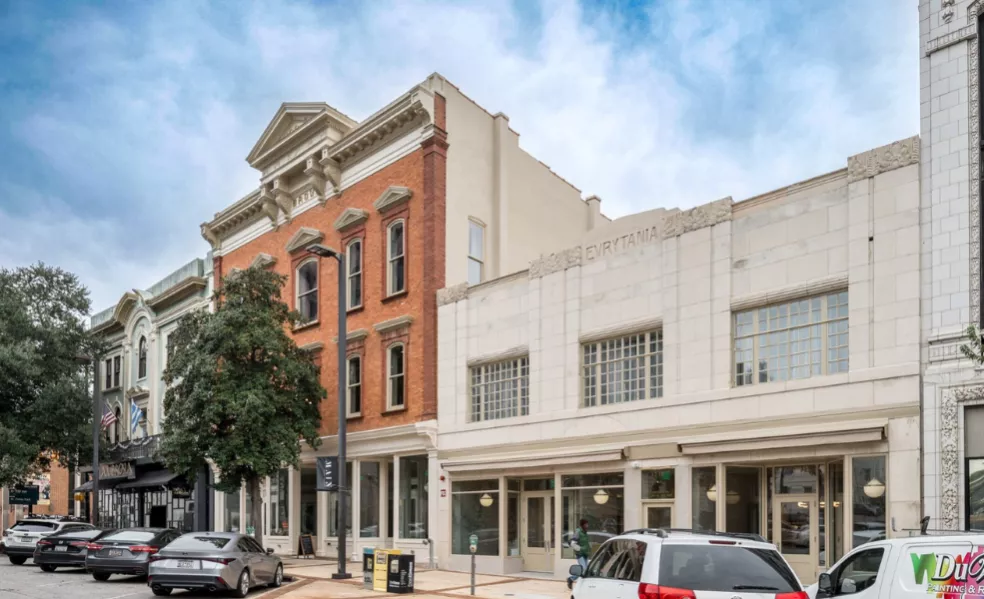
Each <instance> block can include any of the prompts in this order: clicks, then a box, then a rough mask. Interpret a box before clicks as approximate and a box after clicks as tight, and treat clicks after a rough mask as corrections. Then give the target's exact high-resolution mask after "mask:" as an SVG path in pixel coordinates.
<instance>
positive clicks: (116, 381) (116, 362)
mask: <svg viewBox="0 0 984 599" xmlns="http://www.w3.org/2000/svg"><path fill="white" fill-rule="evenodd" d="M122 369H123V356H116V357H115V358H113V387H119V386H120V371H121V370H122Z"/></svg>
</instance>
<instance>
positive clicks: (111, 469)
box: [99, 462, 137, 480]
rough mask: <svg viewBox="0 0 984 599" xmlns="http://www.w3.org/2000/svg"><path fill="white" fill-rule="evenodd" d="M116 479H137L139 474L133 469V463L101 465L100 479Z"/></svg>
mask: <svg viewBox="0 0 984 599" xmlns="http://www.w3.org/2000/svg"><path fill="white" fill-rule="evenodd" d="M114 478H128V479H130V480H133V479H135V478H137V473H136V471H135V470H134V469H133V462H117V463H115V464H99V479H100V480H110V479H114Z"/></svg>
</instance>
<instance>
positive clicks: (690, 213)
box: [663, 196, 732, 238]
mask: <svg viewBox="0 0 984 599" xmlns="http://www.w3.org/2000/svg"><path fill="white" fill-rule="evenodd" d="M731 204H732V201H731V197H730V196H729V197H727V198H724V199H722V200H718V201H716V202H711V203H710V204H704V205H703V206H697V207H696V208H691V209H690V210H684V211H683V212H674V213H671V214H669V215H668V216H667V217H666V224H665V226H664V227H663V236H664V237H667V238H668V237H676V236H677V235H683V234H684V233H689V232H690V231H696V230H697V229H703V228H704V227H710V226H713V225H716V224H718V223H723V222H725V221H729V220H731Z"/></svg>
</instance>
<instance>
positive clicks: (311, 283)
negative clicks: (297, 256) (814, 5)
mask: <svg viewBox="0 0 984 599" xmlns="http://www.w3.org/2000/svg"><path fill="white" fill-rule="evenodd" d="M297 311H298V312H300V314H301V324H307V323H309V322H314V321H316V320H318V261H317V260H310V261H308V262H305V263H304V264H302V265H301V266H300V267H298V269H297Z"/></svg>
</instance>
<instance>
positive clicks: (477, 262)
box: [468, 220, 485, 285]
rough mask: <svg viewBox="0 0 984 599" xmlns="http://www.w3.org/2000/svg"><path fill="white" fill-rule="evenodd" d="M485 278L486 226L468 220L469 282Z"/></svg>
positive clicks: (474, 283)
mask: <svg viewBox="0 0 984 599" xmlns="http://www.w3.org/2000/svg"><path fill="white" fill-rule="evenodd" d="M484 280H485V227H484V226H482V225H480V224H478V223H477V222H475V221H473V220H470V221H468V284H469V285H478V284H479V283H481V282H482V281H484Z"/></svg>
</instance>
